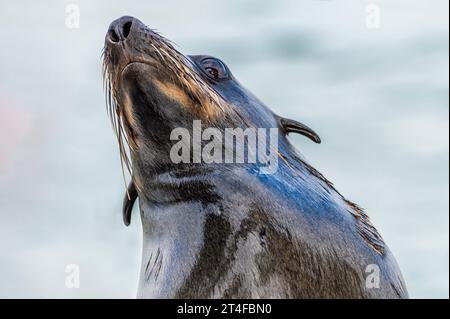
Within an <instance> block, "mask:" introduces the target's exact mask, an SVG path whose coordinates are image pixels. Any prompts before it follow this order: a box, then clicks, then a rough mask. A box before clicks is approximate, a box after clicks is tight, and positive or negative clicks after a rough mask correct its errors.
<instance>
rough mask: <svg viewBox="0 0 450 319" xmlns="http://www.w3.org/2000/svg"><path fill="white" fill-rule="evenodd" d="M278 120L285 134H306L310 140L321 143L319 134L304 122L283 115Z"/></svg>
mask: <svg viewBox="0 0 450 319" xmlns="http://www.w3.org/2000/svg"><path fill="white" fill-rule="evenodd" d="M279 122H280V126H281V128H282V129H283V131H284V132H285V134H289V133H298V134H301V135H303V136H306V137H307V138H309V139H310V140H312V141H313V142H315V143H317V144H320V143H322V140H321V139H320V137H319V135H318V134H317V133H316V132H314V131H313V130H312V129H310V128H309V127H308V126H306V125H305V124H302V123H300V122H297V121H294V120H290V119H286V118H283V117H280V118H279Z"/></svg>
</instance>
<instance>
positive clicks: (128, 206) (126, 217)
mask: <svg viewBox="0 0 450 319" xmlns="http://www.w3.org/2000/svg"><path fill="white" fill-rule="evenodd" d="M137 197H138V193H137V190H136V186H135V185H134V183H133V181H131V182H130V184H129V185H128V189H127V192H126V193H125V198H124V199H123V208H122V214H123V223H124V224H125V226H130V223H131V212H132V211H133V205H134V202H135V201H136V198H137Z"/></svg>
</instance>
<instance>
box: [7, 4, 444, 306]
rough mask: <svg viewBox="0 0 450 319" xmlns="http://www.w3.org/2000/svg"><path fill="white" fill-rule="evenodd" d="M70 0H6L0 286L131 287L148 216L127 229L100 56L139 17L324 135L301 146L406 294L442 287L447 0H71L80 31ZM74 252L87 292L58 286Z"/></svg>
mask: <svg viewBox="0 0 450 319" xmlns="http://www.w3.org/2000/svg"><path fill="white" fill-rule="evenodd" d="M68 3H71V2H69V1H5V0H0V30H1V43H0V70H1V71H0V297H33V298H38V297H62V298H71V297H83V298H84V297H86V298H90V297H100V298H107V297H125V298H127V297H134V296H135V293H136V287H137V280H138V271H139V263H140V249H141V229H140V221H139V220H138V218H137V214H135V215H134V218H133V222H132V226H131V227H130V228H128V229H127V228H125V227H124V226H123V225H122V220H121V210H120V207H121V201H122V196H123V193H124V189H123V187H124V186H123V182H122V178H121V173H120V165H119V161H118V159H119V157H118V152H117V145H116V143H115V140H114V138H113V134H112V131H111V129H110V126H109V123H108V119H107V116H106V112H105V106H104V97H103V93H102V81H101V64H100V53H101V48H102V46H103V38H104V34H105V32H106V30H107V27H108V25H109V23H110V22H111V21H112V20H113V19H115V18H117V17H119V16H121V15H124V14H130V15H134V16H137V17H139V18H140V19H142V20H143V21H144V22H146V23H147V24H149V25H150V26H151V27H153V28H156V29H158V30H160V31H161V32H163V33H164V34H165V35H166V36H167V37H168V38H170V39H171V40H174V41H175V42H176V43H178V45H179V46H180V49H181V50H182V51H183V52H186V53H195V54H201V53H207V54H214V55H217V56H219V57H221V58H223V60H224V61H225V62H227V63H228V65H229V66H230V68H231V69H232V70H233V72H234V74H235V75H236V76H237V77H238V79H239V80H240V81H241V82H242V83H244V84H245V85H246V86H247V87H248V88H249V89H250V90H252V91H253V92H254V93H255V94H256V95H257V96H259V97H260V98H261V99H262V100H263V101H265V102H266V103H267V104H268V105H269V106H270V107H272V108H273V110H275V111H276V112H277V113H279V114H281V115H285V116H289V117H292V118H295V119H298V120H301V121H303V122H305V123H307V124H308V125H310V126H312V127H313V128H314V129H315V130H317V131H318V132H319V133H320V134H321V136H322V138H323V141H324V142H323V144H322V145H320V146H317V145H313V144H312V143H310V142H308V141H306V140H305V139H304V138H301V137H293V139H294V142H295V144H296V145H297V147H298V148H299V149H300V150H301V152H302V153H303V154H304V155H305V156H306V157H307V158H308V159H309V161H310V162H311V163H312V164H313V165H314V166H315V167H317V168H318V169H319V170H321V171H322V172H323V173H324V174H325V175H326V176H327V177H328V178H329V179H331V180H332V181H333V182H335V184H336V185H337V187H338V189H339V190H340V191H341V192H342V193H343V194H345V195H346V196H347V197H348V198H350V199H352V200H353V201H355V202H357V203H359V204H360V205H361V206H363V207H365V208H366V209H367V212H368V213H369V215H370V216H371V218H372V220H373V222H374V223H375V225H376V226H377V227H378V228H379V230H380V232H381V233H382V235H383V237H384V238H385V240H386V241H387V243H388V244H389V246H390V248H391V250H392V251H393V252H394V253H395V255H396V257H397V259H398V262H399V264H400V266H401V268H402V270H403V273H404V276H405V279H406V281H407V282H408V286H409V291H410V294H411V296H412V297H426V298H429V297H440V298H448V284H449V278H448V272H449V266H448V261H449V256H448V245H449V235H448V226H449V220H448V217H449V197H448V192H449V171H448V167H449V141H448V133H449V132H448V131H449V86H448V67H449V65H448V57H449V53H448V52H449V51H448V50H449V43H448V36H449V29H448V28H449V24H448V23H449V20H448V9H449V8H448V5H449V2H448V1H447V0H433V1H429V0H395V1H393V0H373V1H362V0H340V1H337V0H334V1H332V0H330V1H318V0H301V1H299V0H295V1H294V0H292V1H288V0H283V1H280V0H277V1H262V0H252V1H243V0H222V1H210V0H201V1H185V0H165V1H123V0H122V1H106V0H105V1H87V0H86V1H72V3H75V4H78V5H79V8H80V10H81V25H80V29H76V30H70V29H68V28H66V26H65V19H66V14H65V8H66V5H67V4H68ZM368 3H375V4H377V5H379V7H380V9H381V28H380V29H378V30H369V29H368V28H367V27H366V25H365V20H366V12H365V8H366V5H367V4H368ZM72 263H74V264H78V265H79V266H80V269H81V282H80V284H81V287H80V289H67V288H66V287H65V276H66V273H65V267H66V265H67V264H72Z"/></svg>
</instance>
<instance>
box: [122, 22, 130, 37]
mask: <svg viewBox="0 0 450 319" xmlns="http://www.w3.org/2000/svg"><path fill="white" fill-rule="evenodd" d="M131 24H132V22H131V21H128V22H126V23H125V24H124V25H123V31H122V32H123V37H124V39H126V38H127V37H128V35H129V34H130V30H131Z"/></svg>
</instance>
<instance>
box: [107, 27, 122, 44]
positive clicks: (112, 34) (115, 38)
mask: <svg viewBox="0 0 450 319" xmlns="http://www.w3.org/2000/svg"><path fill="white" fill-rule="evenodd" d="M109 38H110V39H111V41H112V42H119V41H120V38H119V36H118V35H117V33H116V31H114V30H110V31H109Z"/></svg>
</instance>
